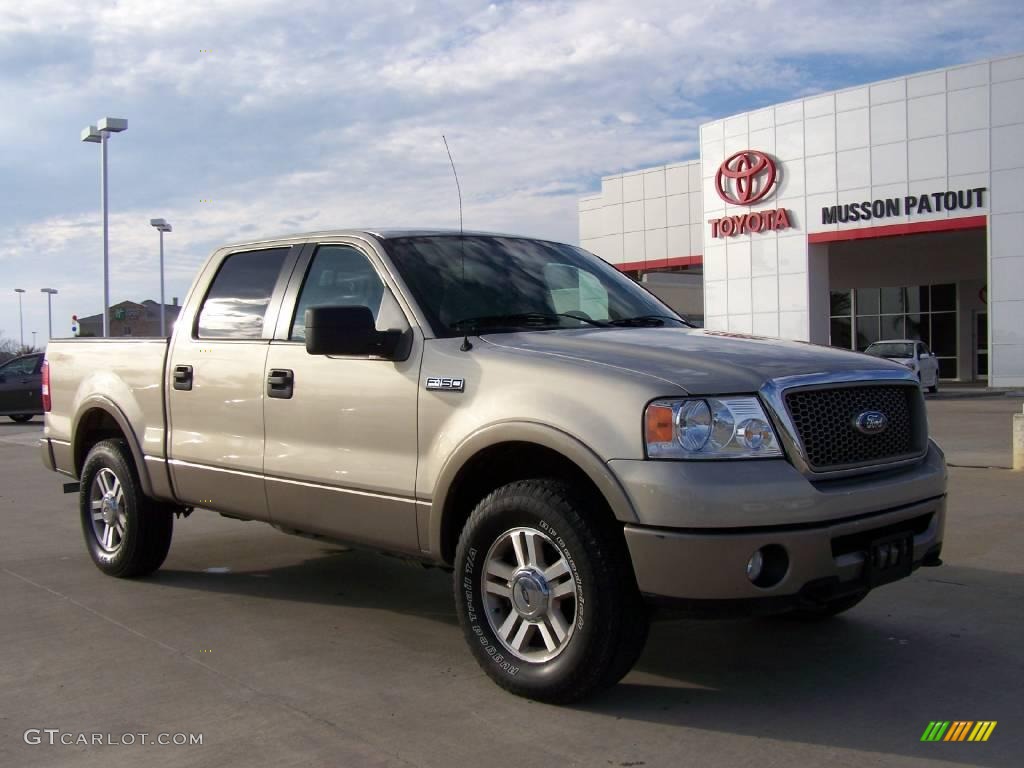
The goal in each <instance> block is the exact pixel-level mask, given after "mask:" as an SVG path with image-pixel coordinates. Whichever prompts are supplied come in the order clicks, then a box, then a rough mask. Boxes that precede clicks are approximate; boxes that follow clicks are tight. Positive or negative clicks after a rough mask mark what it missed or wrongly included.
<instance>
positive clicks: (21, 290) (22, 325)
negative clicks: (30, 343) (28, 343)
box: [14, 288, 25, 352]
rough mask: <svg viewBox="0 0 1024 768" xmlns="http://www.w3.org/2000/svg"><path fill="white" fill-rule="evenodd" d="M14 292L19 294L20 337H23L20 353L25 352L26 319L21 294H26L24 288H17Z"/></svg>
mask: <svg viewBox="0 0 1024 768" xmlns="http://www.w3.org/2000/svg"><path fill="white" fill-rule="evenodd" d="M14 292H15V293H16V294H18V335H19V336H20V337H21V349H20V350H19V351H20V352H24V351H25V319H24V318H23V317H22V315H21V294H23V293H24V292H25V289H24V288H15V289H14Z"/></svg>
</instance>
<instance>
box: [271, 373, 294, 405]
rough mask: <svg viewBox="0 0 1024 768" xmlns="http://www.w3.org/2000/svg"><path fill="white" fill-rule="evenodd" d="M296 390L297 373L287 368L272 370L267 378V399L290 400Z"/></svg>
mask: <svg viewBox="0 0 1024 768" xmlns="http://www.w3.org/2000/svg"><path fill="white" fill-rule="evenodd" d="M294 390H295V373H294V371H290V370H288V369H287V368H272V369H271V371H270V375H268V376H267V397H277V398H281V399H283V400H288V399H290V398H291V396H292V392H293V391H294Z"/></svg>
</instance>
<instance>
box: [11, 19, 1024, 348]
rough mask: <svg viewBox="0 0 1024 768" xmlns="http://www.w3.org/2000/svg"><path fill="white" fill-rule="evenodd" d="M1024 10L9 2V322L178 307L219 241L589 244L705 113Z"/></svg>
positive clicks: (828, 77)
mask: <svg viewBox="0 0 1024 768" xmlns="http://www.w3.org/2000/svg"><path fill="white" fill-rule="evenodd" d="M1022 18H1024V17H1022V15H1021V13H1020V11H1019V0H1013V1H1011V2H983V1H982V0H928V1H927V2H918V1H917V0H908V1H905V2H898V3H894V2H874V1H873V0H863V1H862V2H855V3H850V2H842V3H839V2H821V1H820V0H819V1H818V2H808V1H805V0H785V1H783V0H779V1H778V2H776V1H775V0H746V2H724V1H717V0H702V1H701V2H690V1H689V0H668V1H664V2H663V1H662V0H607V1H606V2H604V1H598V0H593V1H584V2H557V1H552V2H494V3H486V2H475V1H474V0H455V1H454V2H445V3H425V2H388V0H344V2H337V0H334V1H333V2H332V1H331V0H204V2H199V3H193V2H189V1H188V0H174V1H173V2H171V1H169V0H144V2H129V1H126V0H121V1H120V2H117V1H116V0H110V2H105V3H71V2H68V0H0V105H2V106H0V184H2V191H3V205H2V206H0V331H2V332H3V334H4V335H5V336H6V337H8V338H12V337H13V338H14V339H17V338H18V333H19V325H18V300H17V295H16V294H15V293H14V290H13V289H14V288H24V289H25V290H26V293H25V294H23V301H24V305H23V307H24V310H23V311H24V329H25V339H26V342H31V339H32V337H31V331H33V330H34V331H37V332H38V336H37V339H38V341H39V343H40V344H41V343H42V341H43V340H44V338H45V336H46V296H45V295H43V294H41V293H40V292H39V289H40V288H43V287H52V288H56V289H58V290H59V291H60V293H59V294H58V295H57V296H55V297H54V307H53V318H54V335H55V336H61V335H67V334H68V333H69V331H70V322H71V315H72V314H78V315H89V314H95V313H98V312H100V311H101V309H102V274H103V272H102V263H103V262H102V239H101V217H100V184H99V176H100V171H99V169H100V151H99V145H97V144H87V143H82V142H81V141H80V140H79V135H80V132H81V130H82V129H83V128H84V127H86V126H87V125H89V124H95V122H96V121H97V120H98V119H99V118H101V117H104V116H111V117H122V118H126V119H127V120H128V130H127V131H126V132H124V133H121V134H117V135H115V136H113V137H112V138H111V140H110V145H109V186H110V192H109V198H110V262H111V274H110V283H111V303H117V302H119V301H122V300H125V299H131V300H135V301H141V300H143V299H147V298H157V297H158V296H159V270H158V240H157V233H156V232H155V230H153V229H152V228H151V227H150V226H149V220H150V218H154V217H163V218H166V219H167V220H168V221H170V222H171V224H172V226H173V227H174V231H173V232H172V233H170V234H169V235H167V236H166V238H167V239H166V241H165V243H166V259H167V262H166V284H167V292H166V295H167V299H168V302H170V299H171V297H173V296H178V297H181V298H184V296H185V293H186V291H187V290H188V287H189V285H190V284H191V280H192V277H193V276H194V274H195V272H196V270H197V269H198V267H199V266H200V265H201V264H202V262H203V260H204V259H205V258H206V257H207V256H208V255H209V253H210V252H211V251H212V250H213V249H214V248H216V247H218V246H219V245H222V244H225V243H230V242H237V241H241V240H249V239H257V238H259V237H263V236H270V235H278V234H285V233H293V232H301V231H311V230H315V229H328V228H334V227H361V226H366V227H377V226H380V227H396V226H398V227H401V226H430V227H457V226H458V221H459V211H458V198H457V195H456V189H455V184H454V180H453V179H452V176H451V168H450V167H449V165H448V156H447V155H446V154H445V150H444V145H443V143H442V141H441V135H442V134H444V135H446V136H447V138H448V142H449V145H450V146H451V151H452V155H453V156H454V159H455V163H456V166H457V168H458V172H459V178H460V181H461V185H462V192H463V203H464V217H465V224H466V228H467V229H483V230H496V231H504V232H514V233H518V234H526V235H537V236H541V237H547V238H552V239H557V240H563V241H566V242H572V243H575V242H577V239H578V225H577V207H576V205H577V200H578V198H579V197H581V196H584V195H587V194H591V193H593V192H595V191H597V190H599V188H600V179H601V176H602V175H607V174H611V173H618V172H621V171H624V170H631V169H635V168H642V167H647V166H651V165H659V164H663V163H669V162H678V161H681V160H686V159H691V158H694V157H696V156H697V137H698V136H697V134H698V126H699V125H700V124H701V123H702V122H705V121H707V120H710V119H716V118H720V117H724V116H728V115H731V114H736V113H739V112H746V111H749V110H751V109H756V108H758V107H761V106H765V105H769V104H775V103H779V102H782V101H786V100H789V99H793V98H797V97H800V96H804V95H807V94H811V93H815V92H821V91H830V90H835V89H837V88H843V87H846V86H852V85H859V84H863V83H867V82H871V81H874V80H880V79H884V78H887V77H893V76H898V75H905V74H911V73H914V72H919V71H923V70H927V69H932V68H937V67H944V66H948V65H952V64H958V63H965V62H970V61H976V60H979V59H985V58H990V57H993V56H1000V55H1006V54H1012V53H1019V52H1021V51H1024V21H1022Z"/></svg>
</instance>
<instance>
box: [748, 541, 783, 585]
mask: <svg viewBox="0 0 1024 768" xmlns="http://www.w3.org/2000/svg"><path fill="white" fill-rule="evenodd" d="M787 571H789V555H787V554H786V550H785V549H783V547H782V546H780V545H779V544H766V545H765V546H763V547H761V548H760V549H758V550H757V551H756V552H755V553H754V554H753V555H751V556H750V560H748V561H747V578H748V579H750V583H751V584H753V585H754V586H755V587H760V588H761V589H770V588H771V587H774V586H776V585H777V584H778V583H779V582H780V581H782V580H783V579H784V578H785V576H786V572H787Z"/></svg>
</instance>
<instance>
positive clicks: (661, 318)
mask: <svg viewBox="0 0 1024 768" xmlns="http://www.w3.org/2000/svg"><path fill="white" fill-rule="evenodd" d="M666 320H671V321H672V322H675V323H682V324H683V325H685V326H688V327H690V328H692V327H693V326H692V325H691V324H690V323H688V322H686V321H685V320H683V319H682V318H681V317H672V315H638V316H636V317H620V318H619V319H618V320H610V321H608V325H615V326H621V327H626V328H658V327H661V326H663V325H665V321H666Z"/></svg>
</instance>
